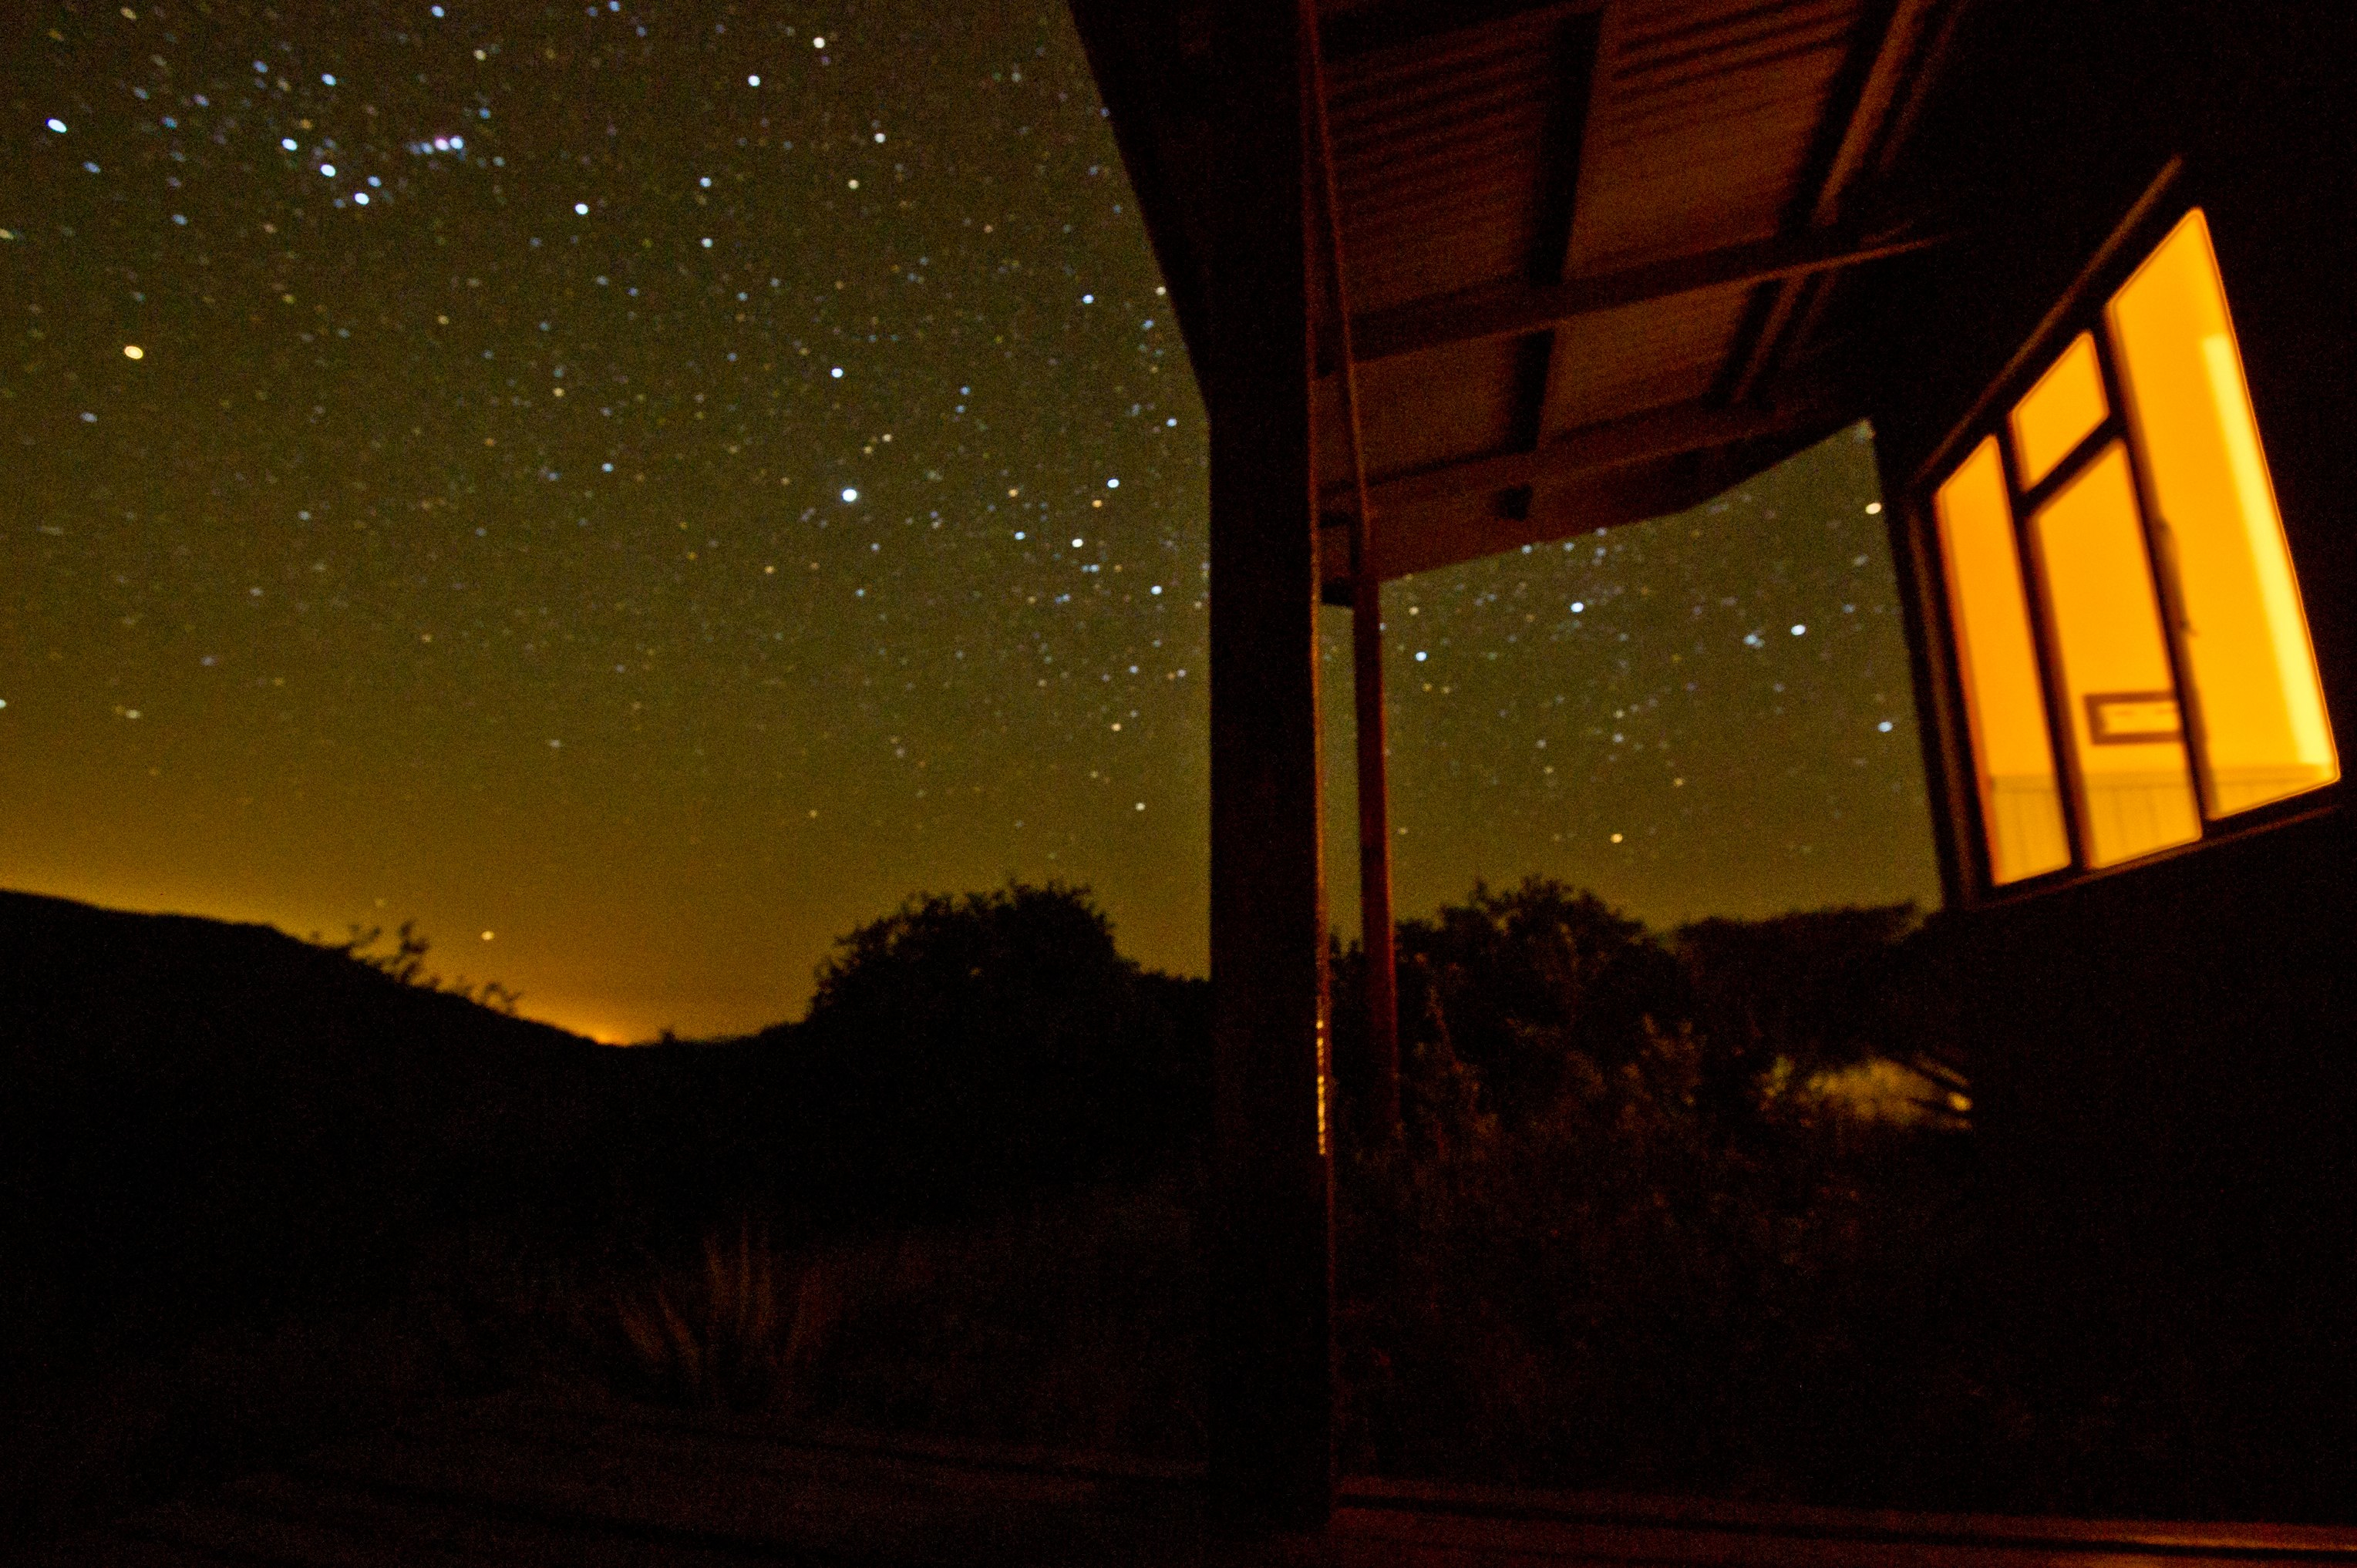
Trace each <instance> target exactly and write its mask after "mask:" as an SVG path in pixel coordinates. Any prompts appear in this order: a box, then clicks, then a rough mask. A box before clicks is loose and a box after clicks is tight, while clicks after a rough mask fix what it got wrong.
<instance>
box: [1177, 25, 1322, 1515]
mask: <svg viewBox="0 0 2357 1568" xmlns="http://www.w3.org/2000/svg"><path fill="white" fill-rule="evenodd" d="M1218 37H1219V40H1220V47H1219V48H1217V49H1216V50H1215V51H1213V53H1212V54H1211V56H1210V58H1209V61H1208V66H1207V69H1208V70H1210V71H1211V72H1213V73H1215V74H1214V76H1213V78H1212V80H1213V81H1215V82H1216V90H1217V93H1218V98H1219V101H1220V113H1218V114H1217V115H1216V116H1214V117H1213V118H1212V120H1211V124H1216V125H1218V126H1219V127H1220V128H1221V133H1222V136H1221V140H1222V144H1223V145H1222V152H1223V153H1224V155H1225V156H1223V157H1222V159H1221V163H1220V166H1219V174H1218V183H1219V186H1220V197H1221V200H1220V202H1219V207H1218V212H1217V217H1216V219H1215V221H1217V222H1218V223H1219V224H1220V226H1221V229H1222V233H1221V235H1220V243H1219V245H1218V246H1217V250H1216V254H1217V255H1218V256H1219V257H1220V258H1221V261H1220V263H1219V264H1218V265H1216V266H1214V267H1212V268H1211V269H1209V275H1208V277H1207V278H1206V285H1207V294H1208V296H1209V297H1208V305H1209V310H1208V311H1207V315H1208V317H1209V319H1210V324H1211V354H1210V355H1208V356H1207V358H1208V359H1209V360H1211V363H1210V364H1209V365H1208V366H1207V367H1206V369H1207V370H1208V371H1209V374H1208V376H1207V377H1206V380H1207V383H1208V384H1207V385H1206V387H1205V391H1206V393H1207V396H1206V400H1205V401H1206V402H1207V403H1208V404H1209V406H1210V412H1211V986H1212V1028H1213V1043H1212V1050H1213V1130H1212V1151H1211V1159H1212V1173H1211V1175H1212V1201H1211V1226H1210V1236H1209V1242H1210V1252H1211V1345H1210V1357H1209V1359H1210V1366H1209V1368H1208V1371H1209V1384H1210V1387H1209V1395H1210V1412H1209V1413H1210V1423H1209V1425H1210V1432H1209V1436H1210V1448H1211V1454H1210V1458H1211V1489H1212V1497H1213V1502H1214V1506H1215V1507H1216V1508H1217V1509H1218V1510H1219V1513H1220V1516H1221V1517H1222V1519H1223V1520H1225V1521H1226V1522H1227V1523H1228V1524H1229V1525H1230V1526H1232V1527H1242V1528H1246V1529H1271V1528H1275V1529H1314V1528H1317V1527H1318V1526H1320V1525H1322V1524H1323V1523H1324V1521H1325V1520H1326V1517H1327V1514H1328V1511H1329V1509H1330V1508H1331V1506H1332V1494H1333V1408H1334V1391H1333V1372H1332V1356H1333V1334H1332V1294H1333V1236H1332V1230H1333V1195H1332V1165H1331V1163H1330V1158H1329V1152H1328V1130H1327V1113H1326V1111H1327V1108H1326V1093H1327V1036H1326V1022H1327V989H1326V919H1325V913H1326V911H1325V889H1324V867H1323V865H1321V862H1320V855H1321V834H1320V831H1319V830H1320V809H1321V800H1320V794H1321V789H1320V785H1321V780H1320V779H1319V773H1318V768H1319V751H1318V622H1317V615H1318V554H1317V532H1318V531H1317V523H1318V509H1317V492H1316V482H1315V477H1316V467H1315V464H1314V461H1313V456H1312V452H1311V447H1310V431H1311V425H1310V417H1309V389H1310V381H1311V376H1312V373H1313V370H1312V364H1311V342H1310V327H1311V318H1310V314H1309V309H1308V301H1309V295H1308V290H1309V287H1310V286H1311V284H1310V274H1309V270H1308V263H1309V260H1310V253H1309V251H1308V242H1309V233H1308V213H1307V208H1306V203H1305V200H1304V198H1305V196H1306V194H1307V190H1308V187H1307V185H1306V183H1305V182H1306V179H1307V177H1308V171H1309V161H1308V156H1309V150H1310V149H1309V145H1308V134H1307V132H1308V115H1307V110H1306V104H1307V93H1306V91H1305V87H1306V83H1305V78H1304V71H1305V70H1306V69H1307V64H1308V56H1307V52H1306V49H1305V47H1304V40H1303V28H1302V26H1301V15H1300V13H1299V12H1298V11H1297V9H1296V8H1295V7H1294V6H1290V5H1287V6H1275V5H1256V4H1249V3H1246V4H1237V5H1230V6H1224V7H1222V12H1221V16H1220V21H1219V27H1218Z"/></svg>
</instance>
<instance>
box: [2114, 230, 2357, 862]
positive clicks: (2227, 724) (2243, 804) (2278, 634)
mask: <svg viewBox="0 0 2357 1568" xmlns="http://www.w3.org/2000/svg"><path fill="white" fill-rule="evenodd" d="M2110 322H2111V329H2112V337H2113V341H2114V342H2115V344H2116V345H2117V346H2118V349H2119V359H2120V376H2121V380H2122V381H2124V382H2125V383H2126V385H2125V388H2124V391H2125V392H2126V398H2127V402H2128V412H2129V416H2130V424H2131V426H2132V427H2133V429H2134V430H2135V433H2136V450H2137V452H2138V453H2139V454H2140V455H2141V456H2142V457H2143V459H2144V463H2145V467H2146V472H2147V474H2148V475H2149V476H2150V478H2151V482H2152V489H2153V500H2154V504H2155V508H2156V510H2157V511H2158V516H2156V517H2155V518H2154V519H2153V523H2154V539H2155V542H2156V543H2157V544H2158V546H2159V548H2160V550H2161V552H2162V557H2161V558H2162V559H2163V561H2165V562H2170V563H2171V564H2172V565H2173V567H2174V575H2175V577H2176V584H2175V586H2176V588H2177V590H2178V596H2179V603H2180V604H2181V605H2182V606H2183V607H2184V613H2185V621H2186V624H2185V626H2184V628H2182V631H2183V644H2184V655H2183V657H2184V660H2185V664H2186V672H2187V676H2188V678H2189V679H2190V681H2191V682H2193V694H2194V699H2195V703H2196V716H2197V717H2198V719H2199V721H2200V735H2199V737H2198V738H2199V752H2200V761H2201V776H2202V785H2203V794H2204V796H2205V798H2206V799H2207V800H2208V801H2209V803H2210V810H2211V812H2212V814H2213V815H2216V816H2224V815H2226V814H2227V813H2228V812H2231V811H2244V810H2245V809H2247V808H2249V807H2252V806H2257V805H2262V804H2264V803H2266V801H2269V800H2281V799H2283V798H2284V797H2285V796H2287V795H2297V794H2298V793H2299V792H2300V791H2302V790H2304V789H2315V788H2317V787H2318V786H2319V785H2322V784H2330V783H2331V782H2332V781H2333V780H2334V779H2338V778H2339V777H2340V776H2341V768H2340V764H2339V762H2338V761H2337V759H2336V758H2335V757H2334V755H2333V747H2332V735H2331V730H2330V727H2329V726H2328V725H2327V724H2326V722H2325V716H2324V693H2323V691H2322V689H2321V687H2320V686H2319V683H2318V681H2317V673H2316V655H2315V652H2314V650H2312V649H2311V648H2310V647H2309V639H2308V620H2307V618H2306V617H2305V616H2304V615H2302V614H2301V612H2300V604H2299V587H2298V584H2297V583H2296V582H2295V581H2294V580H2293V577H2292V570H2291V553H2290V552H2289V550H2287V548H2286V546H2285V543H2284V534H2283V522H2282V519H2281V518H2280V516H2279V515H2278V514H2277V512H2276V500H2275V490H2274V487H2273V486H2272V485H2270V484H2269V482H2268V479H2267V467H2266V457H2265V456H2264V455H2263V454H2262V453H2261V452H2260V450H2259V432H2258V424H2257V422H2256V421H2255V419H2254V418H2253V416H2252V413H2251V399H2250V393H2249V392H2248V390H2247V389H2246V387H2245V386H2244V381H2243V363H2242V357H2241V356H2240V355H2239V354H2238V353H2236V352H2235V349H2234V329H2233V324H2232V323H2231V322H2230V321H2229V320H2228V319H2227V316H2226V295H2225V290H2224V288H2223V287H2222V285H2221V284H2220V282H2219V279H2218V264H2217V261H2216V259H2215V257H2214V255H2213V254H2212V251H2211V248H2210V231H2209V228H2208V226H2207V225H2206V224H2205V223H2204V222H2203V220H2202V216H2201V211H2200V209H2195V210H2193V211H2191V212H2189V213H2187V214H2186V215H2185V220H2184V221H2183V222H2181V223H2179V225H2178V226H2177V228H2176V230H2175V231H2173V232H2172V233H2171V234H2170V235H2169V238H2168V239H2167V240H2165V241H2163V242H2162V243H2161V246H2160V248H2159V249H2158V250H2157V251H2155V252H2153V254H2152V256H2151V259H2149V260H2148V261H2147V262H2146V263H2144V265H2143V266H2142V267H2140V268H2138V269H2137V271H2136V275H2135V276H2134V277H2132V278H2130V279H2129V280H2128V282H2127V284H2126V286H2125V287H2123V288H2122V289H2121V290H2120V292H2119V294H2118V295H2117V296H2115V298H2114V299H2113V301H2112V306H2111V311H2110ZM2172 556H2173V560H2172Z"/></svg>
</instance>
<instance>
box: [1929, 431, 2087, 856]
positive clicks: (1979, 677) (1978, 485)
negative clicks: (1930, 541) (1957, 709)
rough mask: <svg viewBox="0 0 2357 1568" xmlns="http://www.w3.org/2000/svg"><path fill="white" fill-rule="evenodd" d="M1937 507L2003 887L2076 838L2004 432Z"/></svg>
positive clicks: (1947, 487) (1957, 477)
mask: <svg viewBox="0 0 2357 1568" xmlns="http://www.w3.org/2000/svg"><path fill="white" fill-rule="evenodd" d="M1932 506H1933V508H1934V510H1935V511H1936V512H1937V514H1938V520H1939V527H1940V554H1941V560H1942V564H1943V565H1945V567H1946V568H1947V575H1948V613H1949V620H1950V624H1951V625H1952V626H1953V627H1954V628H1955V637H1956V662H1957V664H1958V665H1959V666H1960V668H1961V670H1962V672H1963V675H1964V709H1965V715H1966V718H1967V721H1968V723H1969V724H1970V725H1971V727H1972V739H1973V760H1974V764H1975V775H1976V778H1977V781H1978V783H1979V786H1980V802H1981V821H1982V822H1983V823H1985V824H1986V830H1987V835H1988V851H1989V881H1990V882H1991V883H1993V884H1995V885H1996V886H2004V885H2005V884H2007V883H2008V882H2018V881H2020V880H2021V879H2022V878H2023V877H2025V876H2035V875H2039V874H2040V872H2046V871H2058V870H2060V869H2061V868H2062V867H2063V866H2066V865H2070V864H2071V841H2070V838H2069V837H2068V835H2067V834H2066V833H2065V832H2063V827H2062V797H2061V790H2060V789H2059V788H2058V787H2057V785H2056V782H2055V776H2054V746H2053V742H2052V741H2051V739H2050V737H2049V736H2048V733H2047V727H2046V698H2045V695H2044V693H2042V692H2040V689H2039V675H2038V646H2037V642H2036V640H2035V639H2034V638H2033V637H2032V635H2031V632H2030V628H2029V599H2028V596H2026V595H2024V594H2023V592H2022V587H2021V562H2020V560H2019V558H2018V556H2017V555H2016V554H2015V552H2014V542H2013V509H2012V506H2011V503H2010V502H2008V501H2007V499H2006V493H2005V467H2004V465H2003V463H2002V462H2001V461H2000V460H1999V458H1998V456H1997V449H1996V437H1995V436H1989V437H1986V438H1985V439H1983V441H1982V442H1981V444H1980V446H1977V447H1976V448H1975V449H1974V452H1973V455H1972V456H1969V457H1967V458H1965V459H1964V466H1963V467H1960V468H1958V469H1957V470H1956V471H1955V472H1954V473H1953V475H1951V476H1949V478H1948V482H1947V483H1946V484H1943V485H1942V486H1941V487H1940V489H1939V492H1938V494H1937V495H1936V496H1935V497H1933V499H1932Z"/></svg>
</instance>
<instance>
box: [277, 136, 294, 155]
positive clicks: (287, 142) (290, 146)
mask: <svg viewBox="0 0 2357 1568" xmlns="http://www.w3.org/2000/svg"><path fill="white" fill-rule="evenodd" d="M278 145H280V146H282V147H284V148H285V149H286V150H287V151H288V152H290V153H291V152H293V151H294V150H295V138H294V137H292V136H281V137H279V138H278Z"/></svg>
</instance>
